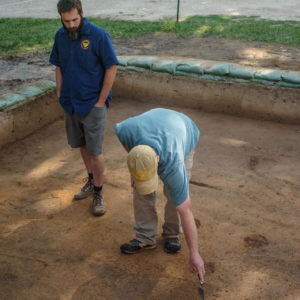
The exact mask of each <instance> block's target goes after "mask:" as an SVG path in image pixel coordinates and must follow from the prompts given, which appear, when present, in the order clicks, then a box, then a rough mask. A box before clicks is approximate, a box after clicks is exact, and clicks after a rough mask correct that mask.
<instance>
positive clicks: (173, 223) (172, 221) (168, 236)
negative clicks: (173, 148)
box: [162, 149, 194, 253]
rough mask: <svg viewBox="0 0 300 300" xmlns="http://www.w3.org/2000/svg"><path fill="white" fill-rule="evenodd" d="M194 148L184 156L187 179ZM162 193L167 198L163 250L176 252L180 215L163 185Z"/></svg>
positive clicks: (179, 231) (179, 246)
mask: <svg viewBox="0 0 300 300" xmlns="http://www.w3.org/2000/svg"><path fill="white" fill-rule="evenodd" d="M193 157H194V149H193V150H192V151H191V152H190V153H189V154H188V155H187V157H186V158H185V161H184V164H185V168H186V175H187V177H188V181H189V180H190V178H191V170H192V168H193ZM164 195H165V196H166V198H167V203H166V206H165V223H164V225H163V234H162V235H163V237H164V238H165V251H166V252H168V253H176V252H178V251H179V250H180V248H181V245H180V241H179V238H178V237H179V234H180V233H182V227H181V221H180V217H179V215H178V213H177V210H176V206H175V204H174V202H173V201H172V199H171V195H170V192H169V190H168V188H167V187H166V186H164Z"/></svg>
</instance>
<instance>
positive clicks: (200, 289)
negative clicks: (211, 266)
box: [198, 281, 204, 300]
mask: <svg viewBox="0 0 300 300" xmlns="http://www.w3.org/2000/svg"><path fill="white" fill-rule="evenodd" d="M198 293H199V296H200V297H201V299H202V300H204V289H203V282H202V281H200V286H199V288H198Z"/></svg>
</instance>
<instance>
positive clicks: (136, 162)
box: [127, 145, 158, 195]
mask: <svg viewBox="0 0 300 300" xmlns="http://www.w3.org/2000/svg"><path fill="white" fill-rule="evenodd" d="M157 164H158V158H157V155H156V153H155V151H154V150H153V149H152V148H151V147H149V146H146V145H139V146H135V147H134V148H132V149H131V150H130V152H129V154H128V157H127V165H128V169H129V172H130V174H131V176H132V177H133V180H134V185H135V188H136V190H137V192H138V193H139V194H141V195H148V194H150V193H152V192H154V191H156V189H157V186H158V175H157Z"/></svg>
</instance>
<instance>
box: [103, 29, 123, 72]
mask: <svg viewBox="0 0 300 300" xmlns="http://www.w3.org/2000/svg"><path fill="white" fill-rule="evenodd" d="M99 56H100V60H101V63H102V65H103V66H104V68H105V69H108V68H110V67H111V66H113V65H118V64H119V61H118V59H117V56H116V53H115V50H114V47H113V44H112V41H111V39H110V36H109V34H108V33H107V32H104V33H103V36H102V39H101V40H100V45H99Z"/></svg>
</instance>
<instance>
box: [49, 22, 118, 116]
mask: <svg viewBox="0 0 300 300" xmlns="http://www.w3.org/2000/svg"><path fill="white" fill-rule="evenodd" d="M49 61H50V63H51V64H53V65H55V66H58V67H60V69H61V73H62V77H63V85H62V91H61V96H60V99H59V101H60V104H61V106H62V107H63V108H64V110H65V111H66V112H68V113H69V114H72V111H73V110H74V111H75V112H76V114H77V115H78V116H80V117H82V116H84V115H86V114H87V113H88V112H89V111H90V110H91V109H92V107H93V106H94V104H95V103H96V102H97V101H98V98H99V95H100V92H101V89H102V85H103V80H104V76H105V71H106V69H108V68H110V67H111V66H113V65H117V64H118V63H119V62H118V59H117V57H116V54H115V51H114V48H113V45H112V42H111V39H110V37H109V35H108V33H107V32H106V31H105V30H103V29H102V28H100V27H98V26H96V25H94V24H92V23H90V22H89V20H88V19H86V18H84V23H83V26H82V30H81V35H80V38H79V39H78V40H75V41H72V40H71V39H70V38H69V36H68V33H67V32H66V30H65V29H64V28H63V27H61V28H60V29H59V30H58V31H57V33H56V35H55V41H54V45H53V49H52V52H51V55H50V59H49ZM111 98H112V92H111V91H110V93H109V95H108V98H107V100H106V104H107V103H108V102H109V101H110V100H111Z"/></svg>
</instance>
